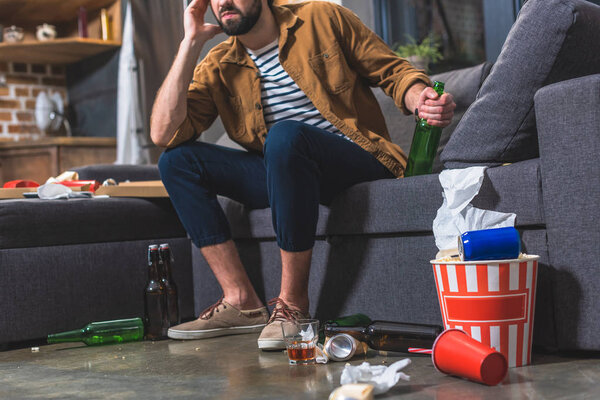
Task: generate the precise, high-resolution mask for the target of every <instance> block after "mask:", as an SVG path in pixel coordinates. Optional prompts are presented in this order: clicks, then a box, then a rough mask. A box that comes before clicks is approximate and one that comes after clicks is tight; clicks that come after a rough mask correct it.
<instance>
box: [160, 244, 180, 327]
mask: <svg viewBox="0 0 600 400" xmlns="http://www.w3.org/2000/svg"><path fill="white" fill-rule="evenodd" d="M159 252H160V264H159V265H160V281H161V283H162V284H163V286H164V287H165V292H166V295H167V314H168V315H169V326H173V325H177V324H178V323H179V304H178V298H177V286H176V285H175V282H174V281H173V275H172V273H171V266H172V265H171V261H172V259H173V257H172V255H171V249H170V248H169V245H168V244H167V243H163V244H161V245H160V248H159Z"/></svg>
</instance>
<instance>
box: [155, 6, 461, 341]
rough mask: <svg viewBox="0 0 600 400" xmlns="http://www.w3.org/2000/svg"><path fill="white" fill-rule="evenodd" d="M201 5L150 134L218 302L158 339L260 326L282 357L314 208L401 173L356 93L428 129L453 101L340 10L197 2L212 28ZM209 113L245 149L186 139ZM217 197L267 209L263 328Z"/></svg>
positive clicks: (295, 313) (302, 280)
mask: <svg viewBox="0 0 600 400" xmlns="http://www.w3.org/2000/svg"><path fill="white" fill-rule="evenodd" d="M208 5H209V0H194V1H192V3H191V4H190V5H189V6H188V8H187V9H186V10H185V15H184V27H185V37H184V39H183V41H182V42H181V45H180V48H179V52H178V54H177V56H176V58H175V61H174V62H173V65H172V67H171V70H170V72H169V74H168V75H167V77H166V79H165V81H164V83H163V85H162V87H161V88H160V90H159V92H158V95H157V97H156V101H155V104H154V109H153V113H152V121H151V135H152V140H153V141H154V143H156V144H157V145H158V146H163V147H168V149H167V150H166V151H165V152H164V154H163V155H162V157H161V159H160V161H159V168H160V173H161V177H162V179H163V182H164V184H165V187H166V188H167V191H168V192H169V196H170V198H171V201H172V203H173V205H174V207H175V209H176V211H177V213H178V215H179V217H180V219H181V221H182V223H183V225H184V227H185V229H186V231H187V232H188V235H189V236H190V237H191V239H192V241H193V242H194V244H195V245H196V246H198V247H199V248H200V250H201V252H202V254H203V256H204V257H205V258H206V261H207V262H208V264H209V265H210V268H211V270H212V271H213V273H214V274H215V276H216V278H217V281H218V282H219V284H220V285H221V287H222V289H223V297H222V298H221V299H220V300H219V301H218V302H217V303H216V304H214V305H213V306H211V307H209V308H208V309H207V310H205V311H204V312H203V313H202V314H201V315H200V317H199V318H198V319H197V320H195V321H191V322H188V323H185V324H181V325H178V326H175V327H172V328H171V329H169V337H171V338H176V339H197V338H205V337H213V336H219V335H228V334H235V333H245V332H258V331H260V330H262V333H261V335H260V337H259V339H258V347H259V348H261V349H270V350H275V349H283V348H285V346H284V342H283V338H282V333H281V327H280V325H281V322H282V321H284V320H286V319H292V320H293V319H300V318H308V317H309V314H308V309H309V301H308V276H309V269H310V263H311V256H312V247H313V245H314V240H315V237H314V236H315V231H316V224H317V218H318V207H319V203H321V204H329V203H330V202H331V200H332V199H333V198H334V196H336V195H337V194H338V193H340V192H341V191H343V190H344V189H346V188H348V187H350V186H352V185H354V184H357V183H360V182H366V181H372V180H377V179H392V178H397V177H402V176H403V172H404V167H405V165H406V157H405V154H404V153H403V151H402V150H401V149H400V148H399V147H398V146H397V145H395V144H393V143H392V142H391V140H390V136H389V134H388V132H387V128H386V126H385V122H384V118H383V115H382V114H381V111H380V109H379V106H378V104H377V101H376V100H375V97H374V96H373V94H372V92H371V89H370V86H379V87H380V88H381V89H383V90H384V91H385V92H386V93H387V94H388V95H389V96H392V97H393V98H394V100H395V102H396V104H397V106H398V107H399V108H400V109H401V110H402V111H403V112H404V113H406V114H409V113H410V111H411V110H416V109H417V108H418V115H419V117H422V118H427V121H428V123H429V124H431V125H435V126H440V127H444V126H447V125H448V124H449V123H450V122H451V120H452V116H453V110H454V108H455V106H456V105H455V104H454V101H453V98H452V96H451V95H449V94H444V95H442V96H441V97H440V96H438V95H437V94H436V93H435V91H434V90H433V89H432V88H431V87H429V86H428V85H429V78H428V77H427V76H426V75H425V74H424V73H423V72H422V71H420V70H416V69H414V68H413V67H412V66H411V65H410V64H409V63H408V62H407V61H406V60H404V59H401V58H398V57H397V56H396V55H395V54H394V53H393V52H392V51H390V49H389V48H388V46H387V45H386V44H385V43H384V42H383V41H381V40H380V39H379V38H378V37H377V36H376V35H375V34H374V33H373V32H372V31H370V30H369V29H368V28H366V27H365V26H364V25H363V24H362V23H361V21H360V20H359V19H358V18H357V17H356V16H355V15H354V14H352V13H351V12H349V11H348V10H347V9H345V8H343V7H340V6H336V5H333V4H330V3H326V2H307V3H302V4H296V5H289V6H283V7H278V6H274V5H273V4H272V0H210V5H211V8H212V11H213V13H214V14H215V17H216V18H217V21H218V22H219V26H217V25H212V24H207V23H205V22H204V16H205V13H206V11H207V9H208ZM221 31H224V32H225V33H226V34H227V35H229V36H231V37H230V38H229V39H228V40H227V41H225V42H223V43H220V44H219V45H217V46H215V47H214V48H213V49H212V50H211V51H210V52H209V53H208V55H207V56H206V57H205V58H204V59H203V60H202V62H201V63H200V64H199V65H197V66H196V61H197V59H198V57H199V55H200V51H201V49H202V47H203V45H204V44H205V43H206V41H207V40H209V39H211V38H212V37H214V36H215V35H216V34H218V33H220V32H221ZM192 77H193V80H192ZM190 80H191V84H189V82H190ZM188 84H189V88H188ZM186 89H187V90H186ZM217 115H220V116H221V119H222V121H223V124H224V126H225V129H226V130H227V133H228V135H229V136H230V137H231V138H232V139H233V140H234V141H235V142H237V143H239V144H240V145H241V146H243V147H244V148H245V149H246V150H247V151H239V150H233V149H229V148H224V147H220V146H216V145H212V144H207V143H202V142H197V141H195V139H196V138H197V137H198V136H199V134H200V133H201V132H202V131H204V130H206V129H207V128H208V127H210V125H211V124H212V123H213V121H214V120H215V119H216V117H217ZM217 195H223V196H227V197H230V198H232V199H234V200H236V201H239V202H240V203H242V204H244V205H245V206H246V207H248V208H251V209H252V208H267V207H271V211H272V216H273V226H274V228H275V232H276V236H277V243H278V245H279V247H280V249H281V261H282V277H281V289H280V295H279V297H277V298H275V299H273V300H271V301H270V302H269V305H273V306H274V309H273V312H272V314H271V316H270V318H269V314H268V311H267V309H266V308H265V307H264V305H263V304H262V302H261V300H260V299H259V297H258V296H257V294H256V292H255V290H254V288H253V287H252V284H251V283H250V280H249V278H248V275H247V274H246V271H245V269H244V267H243V265H242V263H241V261H240V257H239V255H238V253H237V250H236V248H235V245H234V243H233V241H232V239H231V233H230V229H229V225H228V222H227V220H226V217H225V214H224V212H223V210H222V209H221V207H220V206H219V203H218V201H217ZM265 325H266V326H265Z"/></svg>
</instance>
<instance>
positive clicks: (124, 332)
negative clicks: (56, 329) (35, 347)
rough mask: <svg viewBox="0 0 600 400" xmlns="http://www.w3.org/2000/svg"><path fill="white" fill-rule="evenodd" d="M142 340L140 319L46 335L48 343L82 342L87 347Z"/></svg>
mask: <svg viewBox="0 0 600 400" xmlns="http://www.w3.org/2000/svg"><path fill="white" fill-rule="evenodd" d="M143 338H144V324H143V322H142V319H141V318H129V319H117V320H113V321H100V322H92V323H89V324H87V325H86V326H84V327H83V328H81V329H75V330H73V331H66V332H61V333H55V334H53V335H48V343H64V342H83V343H85V344H87V345H88V346H94V345H100V344H110V343H123V342H135V341H139V340H142V339H143Z"/></svg>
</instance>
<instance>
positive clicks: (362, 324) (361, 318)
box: [319, 313, 371, 344]
mask: <svg viewBox="0 0 600 400" xmlns="http://www.w3.org/2000/svg"><path fill="white" fill-rule="evenodd" d="M370 324H371V318H369V317H367V316H366V315H365V314H361V313H357V314H352V315H346V316H344V317H338V318H336V319H332V320H329V321H327V322H325V323H324V324H323V326H322V328H321V331H320V332H319V343H321V344H323V343H324V342H325V336H326V335H325V332H329V334H330V335H329V336H331V335H332V332H339V333H347V332H348V331H350V332H358V331H362V329H363V328H366V327H367V326H369V325H370Z"/></svg>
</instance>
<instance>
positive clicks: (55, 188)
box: [37, 183, 94, 200]
mask: <svg viewBox="0 0 600 400" xmlns="http://www.w3.org/2000/svg"><path fill="white" fill-rule="evenodd" d="M37 195H38V197H39V198H40V199H43V200H58V199H74V198H91V197H94V195H93V193H92V192H74V191H73V190H72V189H71V188H70V187H68V186H65V185H61V184H60V183H46V184H44V185H42V186H38V188H37Z"/></svg>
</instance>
